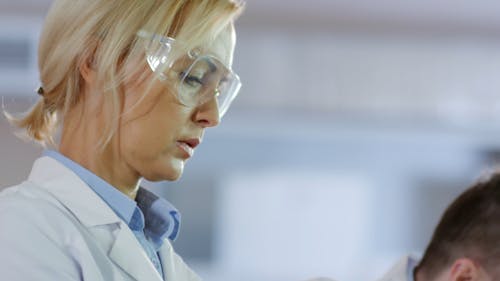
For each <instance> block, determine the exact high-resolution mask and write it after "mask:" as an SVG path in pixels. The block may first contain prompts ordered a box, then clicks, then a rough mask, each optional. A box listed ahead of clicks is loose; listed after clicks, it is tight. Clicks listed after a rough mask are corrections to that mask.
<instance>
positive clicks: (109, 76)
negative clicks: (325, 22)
mask: <svg viewBox="0 0 500 281" xmlns="http://www.w3.org/2000/svg"><path fill="white" fill-rule="evenodd" d="M243 5H244V3H243V2H241V1H235V0H140V1H137V0H120V1H114V0H90V1H89V0H55V1H54V2H53V4H52V7H51V9H50V11H49V13H48V15H47V18H46V21H45V25H44V29H43V33H42V35H41V38H40V45H39V70H40V78H41V79H40V80H41V82H42V87H40V89H39V90H38V94H40V100H39V101H38V102H37V104H36V105H34V107H33V108H32V109H31V111H30V112H29V113H27V115H25V116H24V117H21V118H14V117H13V116H12V115H10V114H9V113H7V112H5V114H6V115H7V117H8V118H9V119H10V120H11V122H13V123H14V124H16V125H17V126H18V127H19V128H21V129H24V130H25V131H26V133H27V135H28V136H30V137H31V138H33V139H34V140H36V141H38V142H40V143H42V144H43V145H50V146H52V147H54V148H55V149H53V150H46V151H45V152H44V155H43V156H42V157H41V158H39V159H37V160H36V161H35V162H34V164H33V168H32V171H31V174H30V175H29V177H28V179H27V180H26V181H25V182H23V183H21V184H19V185H17V186H14V187H10V188H7V189H5V190H4V191H2V192H1V193H0V279H2V280H9V281H16V280H47V281H48V280H51V281H54V280H89V281H90V280H91V281H99V280H102V281H104V280H106V281H109V280H150V281H157V280H158V281H159V280H168V281H183V280H199V277H198V276H197V275H196V274H195V273H194V272H193V271H192V270H191V269H190V268H189V267H188V266H187V265H186V264H185V263H184V261H183V260H182V259H181V258H180V257H179V256H178V255H177V254H176V253H175V252H174V250H173V248H172V245H171V243H170V241H169V240H174V239H175V238H176V236H177V234H178V231H179V223H180V215H179V213H178V212H177V210H176V209H175V208H174V207H173V206H172V205H171V204H169V203H168V202H167V201H166V200H165V199H161V198H159V197H158V196H156V195H154V194H153V193H151V192H149V191H147V190H145V189H143V188H141V187H140V181H141V179H143V178H144V179H147V180H150V181H159V180H169V181H172V180H176V179H178V178H179V177H180V176H181V174H182V172H183V169H184V165H185V162H186V161H187V160H188V159H189V158H190V157H192V155H193V152H194V150H195V148H196V147H197V146H198V145H199V144H200V143H201V141H202V138H203V134H204V131H205V129H207V128H210V127H214V126H216V125H218V124H219V121H220V118H221V117H222V115H224V113H225V112H226V110H227V109H228V107H229V105H230V103H231V101H232V100H233V99H234V98H235V96H236V95H237V93H238V90H239V88H240V81H239V78H238V76H237V75H236V74H234V73H233V71H232V70H231V64H232V60H233V51H234V46H235V32H234V25H233V22H234V20H235V19H236V17H237V16H238V15H239V14H240V13H241V11H242V9H243ZM56 132H57V134H56ZM55 139H57V140H58V141H57V144H56V141H54V140H55Z"/></svg>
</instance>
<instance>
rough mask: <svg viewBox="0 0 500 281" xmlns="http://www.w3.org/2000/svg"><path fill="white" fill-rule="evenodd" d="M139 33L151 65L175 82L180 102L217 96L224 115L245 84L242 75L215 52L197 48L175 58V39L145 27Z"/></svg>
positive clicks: (187, 103) (193, 103)
mask: <svg viewBox="0 0 500 281" xmlns="http://www.w3.org/2000/svg"><path fill="white" fill-rule="evenodd" d="M137 35H138V36H139V37H140V38H143V39H145V47H146V59H147V62H148V64H149V67H150V68H151V70H152V71H153V72H154V73H155V74H156V75H157V76H158V79H159V80H160V81H164V82H166V83H169V84H170V85H174V86H175V88H176V89H177V93H174V94H175V95H176V97H177V99H178V100H179V102H180V103H182V104H183V105H185V106H188V107H196V106H199V105H202V104H204V103H206V102H208V101H210V100H212V99H213V98H216V100H217V105H218V109H219V117H220V118H222V116H223V115H224V114H225V113H226V112H227V110H228V108H229V106H230V105H231V103H232V101H233V100H234V98H235V97H236V96H237V95H238V92H239V90H240V88H241V82H240V78H239V77H238V75H236V74H235V73H234V72H233V71H232V70H231V69H230V68H228V67H227V66H225V65H224V64H223V63H222V62H221V61H220V60H219V59H218V58H216V57H215V56H212V55H203V54H198V53H196V52H194V51H191V52H189V53H188V54H187V55H186V56H182V57H181V58H180V59H178V60H176V61H173V62H172V61H171V60H170V57H169V55H170V54H171V52H172V47H173V46H174V44H176V41H175V39H173V38H170V37H165V36H162V35H159V34H153V33H149V32H147V31H143V30H141V31H139V32H138V33H137Z"/></svg>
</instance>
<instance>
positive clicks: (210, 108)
mask: <svg viewBox="0 0 500 281" xmlns="http://www.w3.org/2000/svg"><path fill="white" fill-rule="evenodd" d="M194 119H195V120H194V122H195V123H197V124H198V125H200V126H201V127H203V128H208V127H215V126H217V125H219V123H220V114H219V105H218V102H217V98H215V97H214V98H213V99H211V100H209V101H208V102H206V103H204V104H202V105H199V106H198V107H197V108H196V112H195V114H194Z"/></svg>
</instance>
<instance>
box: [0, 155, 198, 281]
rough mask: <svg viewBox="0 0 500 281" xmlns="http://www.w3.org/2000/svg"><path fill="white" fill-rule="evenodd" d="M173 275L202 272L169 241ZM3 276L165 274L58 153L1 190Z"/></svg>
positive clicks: (155, 278)
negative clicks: (196, 270)
mask: <svg viewBox="0 0 500 281" xmlns="http://www.w3.org/2000/svg"><path fill="white" fill-rule="evenodd" d="M159 256H160V259H161V261H162V266H163V271H164V274H165V280H168V281H198V280H200V278H199V277H198V276H197V275H196V274H195V273H194V272H193V271H192V270H191V269H190V268H189V267H188V266H187V265H186V264H185V263H184V262H183V260H182V259H181V258H180V257H179V256H178V255H177V254H176V253H175V252H174V250H173V248H172V245H171V244H170V243H169V241H168V240H165V242H164V244H163V246H162V247H161V249H160V250H159ZM0 279H1V280H9V281H27V280H37V281H38V280H41V281H56V280H57V281H59V280H71V281H73V280H85V281H125V280H127V281H129V280H141V281H161V280H162V278H161V276H160V274H158V272H157V271H156V269H155V267H154V266H153V264H152V263H151V262H150V260H149V258H148V257H147V255H146V254H145V252H144V250H143V248H142V247H141V245H140V244H139V242H138V241H137V239H136V238H135V236H134V234H133V233H132V231H131V230H130V229H129V228H128V226H127V225H126V224H125V223H124V222H123V221H122V220H121V219H120V218H119V217H118V216H117V215H116V214H115V213H114V212H113V210H112V209H111V208H110V207H109V206H108V205H107V204H106V203H105V202H104V201H103V200H102V199H101V198H100V197H99V196H98V195H97V194H96V193H94V191H93V190H92V189H90V188H89V187H88V186H87V185H86V184H85V183H84V182H83V181H82V180H81V179H80V178H79V177H78V176H77V175H76V174H74V173H73V172H72V171H71V170H69V169H68V168H66V167H65V166H64V165H62V164H60V163H59V162H57V161H56V160H54V159H52V158H50V157H42V158H39V159H38V160H36V161H35V163H34V165H33V169H32V171H31V174H30V176H29V178H28V180H27V181H25V182H23V183H21V184H20V185H17V186H14V187H11V188H8V189H6V190H4V191H2V192H1V193H0Z"/></svg>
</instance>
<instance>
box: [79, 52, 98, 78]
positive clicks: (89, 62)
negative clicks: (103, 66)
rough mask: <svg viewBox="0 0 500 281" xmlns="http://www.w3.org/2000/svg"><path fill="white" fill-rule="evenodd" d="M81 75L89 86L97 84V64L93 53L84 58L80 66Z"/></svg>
mask: <svg viewBox="0 0 500 281" xmlns="http://www.w3.org/2000/svg"><path fill="white" fill-rule="evenodd" d="M78 69H79V71H80V75H81V76H82V77H83V80H85V82H86V83H87V84H93V83H94V82H95V76H96V73H95V63H94V54H93V52H92V53H90V54H89V55H86V56H85V57H83V58H82V60H81V62H80V64H79V65H78Z"/></svg>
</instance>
